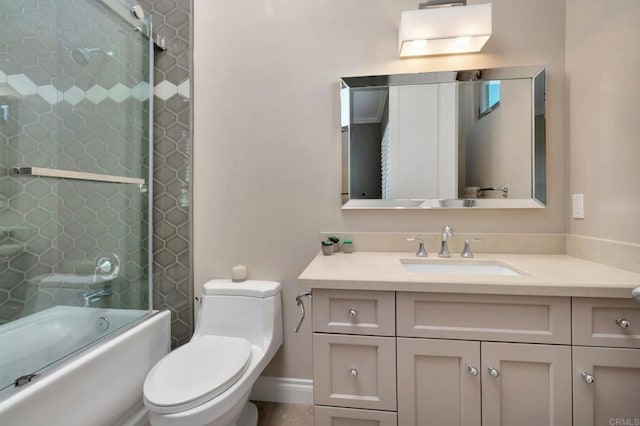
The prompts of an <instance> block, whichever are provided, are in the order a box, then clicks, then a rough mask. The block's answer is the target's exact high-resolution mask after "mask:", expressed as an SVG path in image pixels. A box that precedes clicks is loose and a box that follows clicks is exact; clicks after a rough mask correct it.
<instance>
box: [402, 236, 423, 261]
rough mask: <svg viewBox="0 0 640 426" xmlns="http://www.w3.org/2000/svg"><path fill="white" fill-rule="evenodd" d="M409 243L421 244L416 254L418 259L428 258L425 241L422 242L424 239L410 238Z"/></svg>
mask: <svg viewBox="0 0 640 426" xmlns="http://www.w3.org/2000/svg"><path fill="white" fill-rule="evenodd" d="M407 241H417V242H418V243H419V245H418V251H417V252H416V256H418V257H427V256H428V255H427V252H426V251H425V250H424V240H422V238H418V237H409V238H407Z"/></svg>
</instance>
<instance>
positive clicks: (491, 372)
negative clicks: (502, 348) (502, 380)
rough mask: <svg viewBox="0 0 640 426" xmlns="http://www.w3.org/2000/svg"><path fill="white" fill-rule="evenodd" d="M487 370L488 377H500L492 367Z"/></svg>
mask: <svg viewBox="0 0 640 426" xmlns="http://www.w3.org/2000/svg"><path fill="white" fill-rule="evenodd" d="M488 370H489V375H490V376H491V377H493V378H494V379H495V378H496V377H498V376H499V375H500V372H499V371H498V370H496V369H495V368H493V367H489V368H488Z"/></svg>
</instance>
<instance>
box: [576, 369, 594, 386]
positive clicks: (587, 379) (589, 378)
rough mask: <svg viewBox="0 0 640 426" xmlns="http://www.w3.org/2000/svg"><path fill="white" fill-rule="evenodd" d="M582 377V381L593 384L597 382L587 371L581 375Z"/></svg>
mask: <svg viewBox="0 0 640 426" xmlns="http://www.w3.org/2000/svg"><path fill="white" fill-rule="evenodd" d="M580 377H582V380H584V381H585V382H587V383H589V384H591V383H593V382H595V381H596V378H595V377H593V376H592V375H591V374H589V373H587V372H586V371H583V372H581V373H580Z"/></svg>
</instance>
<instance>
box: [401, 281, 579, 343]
mask: <svg viewBox="0 0 640 426" xmlns="http://www.w3.org/2000/svg"><path fill="white" fill-rule="evenodd" d="M397 311H398V319H397V323H398V336H402V337H432V338H440V339H466V340H487V341H497V342H526V343H560V344H570V343H571V302H570V299H569V298H568V297H542V296H493V295H467V294H442V293H398V296H397Z"/></svg>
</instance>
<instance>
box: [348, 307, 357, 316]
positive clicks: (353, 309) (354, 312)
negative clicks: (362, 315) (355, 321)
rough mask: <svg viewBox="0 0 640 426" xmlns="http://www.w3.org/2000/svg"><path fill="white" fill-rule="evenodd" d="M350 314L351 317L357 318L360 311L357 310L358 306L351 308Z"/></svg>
mask: <svg viewBox="0 0 640 426" xmlns="http://www.w3.org/2000/svg"><path fill="white" fill-rule="evenodd" d="M349 316H350V317H351V318H355V317H357V316H358V311H356V308H351V309H349Z"/></svg>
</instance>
